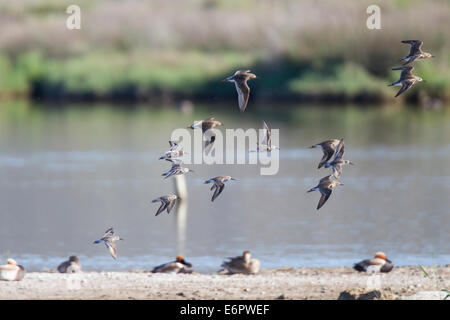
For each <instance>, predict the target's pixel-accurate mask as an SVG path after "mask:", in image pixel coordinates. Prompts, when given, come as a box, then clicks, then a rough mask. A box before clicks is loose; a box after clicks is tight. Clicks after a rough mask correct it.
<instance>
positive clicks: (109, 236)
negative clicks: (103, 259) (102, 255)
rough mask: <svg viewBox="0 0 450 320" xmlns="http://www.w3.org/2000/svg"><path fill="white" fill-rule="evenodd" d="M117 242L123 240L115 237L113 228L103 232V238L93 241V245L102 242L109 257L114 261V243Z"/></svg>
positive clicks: (115, 255) (115, 250)
mask: <svg viewBox="0 0 450 320" xmlns="http://www.w3.org/2000/svg"><path fill="white" fill-rule="evenodd" d="M117 240H123V239H122V238H121V237H119V236H115V235H114V230H113V228H109V229H108V230H106V231H105V234H104V235H103V237H101V238H100V239H99V240H95V241H94V243H100V242H102V241H103V242H104V243H105V245H106V248H108V250H109V253H110V254H111V256H112V257H113V258H114V259H116V258H117V248H116V243H115V242H116V241H117Z"/></svg>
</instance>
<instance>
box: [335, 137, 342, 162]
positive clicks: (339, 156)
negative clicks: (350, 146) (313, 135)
mask: <svg viewBox="0 0 450 320" xmlns="http://www.w3.org/2000/svg"><path fill="white" fill-rule="evenodd" d="M344 152H345V145H344V139H342V140H341V141H340V142H339V144H338V146H337V147H336V154H335V156H334V159H333V162H336V161H339V160H342V158H343V157H344Z"/></svg>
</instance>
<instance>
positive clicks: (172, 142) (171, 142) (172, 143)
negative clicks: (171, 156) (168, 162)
mask: <svg viewBox="0 0 450 320" xmlns="http://www.w3.org/2000/svg"><path fill="white" fill-rule="evenodd" d="M169 145H170V149H169V150H170V151H173V150H175V149H176V148H177V147H178V143H176V142H175V141H172V140H170V141H169Z"/></svg>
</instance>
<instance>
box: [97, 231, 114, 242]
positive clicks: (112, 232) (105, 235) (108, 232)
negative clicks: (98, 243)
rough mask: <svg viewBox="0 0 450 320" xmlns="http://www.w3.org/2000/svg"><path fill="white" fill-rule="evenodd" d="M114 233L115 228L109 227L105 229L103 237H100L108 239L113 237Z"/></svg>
mask: <svg viewBox="0 0 450 320" xmlns="http://www.w3.org/2000/svg"><path fill="white" fill-rule="evenodd" d="M113 235H114V230H113V228H109V229H108V230H106V231H105V234H104V235H103V237H101V238H100V239H101V240H104V239H107V238H110V237H112V236H113Z"/></svg>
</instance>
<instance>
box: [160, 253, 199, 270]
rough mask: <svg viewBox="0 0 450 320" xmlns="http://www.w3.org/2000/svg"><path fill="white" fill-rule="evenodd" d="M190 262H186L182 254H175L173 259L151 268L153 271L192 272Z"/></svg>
mask: <svg viewBox="0 0 450 320" xmlns="http://www.w3.org/2000/svg"><path fill="white" fill-rule="evenodd" d="M193 271H194V270H193V268H192V264H190V263H189V262H186V260H184V258H183V256H177V257H176V259H175V261H172V262H168V263H164V264H162V265H160V266H157V267H155V268H153V270H152V272H153V273H192V272H193Z"/></svg>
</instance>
